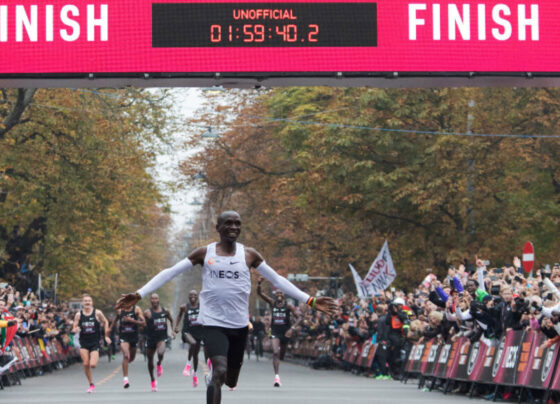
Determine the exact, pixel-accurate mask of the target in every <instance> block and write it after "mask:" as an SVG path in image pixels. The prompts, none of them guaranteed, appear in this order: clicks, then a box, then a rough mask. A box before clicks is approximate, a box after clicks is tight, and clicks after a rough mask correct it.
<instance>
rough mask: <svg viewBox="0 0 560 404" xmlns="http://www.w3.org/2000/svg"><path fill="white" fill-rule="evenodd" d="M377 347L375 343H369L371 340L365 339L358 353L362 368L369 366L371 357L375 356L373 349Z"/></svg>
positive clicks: (371, 361)
mask: <svg viewBox="0 0 560 404" xmlns="http://www.w3.org/2000/svg"><path fill="white" fill-rule="evenodd" d="M376 349H377V345H374V344H372V343H371V341H367V342H365V343H364V345H363V346H362V353H361V355H360V362H359V363H360V366H361V367H364V368H369V367H371V365H372V363H373V357H374V356H375V350H376Z"/></svg>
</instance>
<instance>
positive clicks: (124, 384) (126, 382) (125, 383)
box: [123, 377, 130, 389]
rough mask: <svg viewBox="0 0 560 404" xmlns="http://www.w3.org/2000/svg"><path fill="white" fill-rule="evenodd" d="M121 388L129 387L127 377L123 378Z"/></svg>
mask: <svg viewBox="0 0 560 404" xmlns="http://www.w3.org/2000/svg"><path fill="white" fill-rule="evenodd" d="M123 387H124V388H125V389H128V388H129V387H130V383H129V382H128V377H125V378H124V380H123Z"/></svg>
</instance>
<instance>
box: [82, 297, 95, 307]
mask: <svg viewBox="0 0 560 404" xmlns="http://www.w3.org/2000/svg"><path fill="white" fill-rule="evenodd" d="M82 305H83V306H84V308H88V309H89V308H90V307H92V306H93V300H92V299H91V297H89V296H86V297H84V298H83V299H82Z"/></svg>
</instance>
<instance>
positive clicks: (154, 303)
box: [150, 296, 159, 308]
mask: <svg viewBox="0 0 560 404" xmlns="http://www.w3.org/2000/svg"><path fill="white" fill-rule="evenodd" d="M150 302H151V303H152V307H154V308H156V307H158V306H159V296H152V297H151V298H150Z"/></svg>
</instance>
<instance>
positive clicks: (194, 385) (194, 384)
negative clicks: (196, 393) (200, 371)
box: [192, 375, 198, 387]
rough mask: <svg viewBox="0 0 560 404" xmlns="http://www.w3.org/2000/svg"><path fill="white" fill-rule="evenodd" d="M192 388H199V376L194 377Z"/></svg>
mask: <svg viewBox="0 0 560 404" xmlns="http://www.w3.org/2000/svg"><path fill="white" fill-rule="evenodd" d="M192 386H193V387H197V386H198V376H197V375H194V376H193V378H192Z"/></svg>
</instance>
